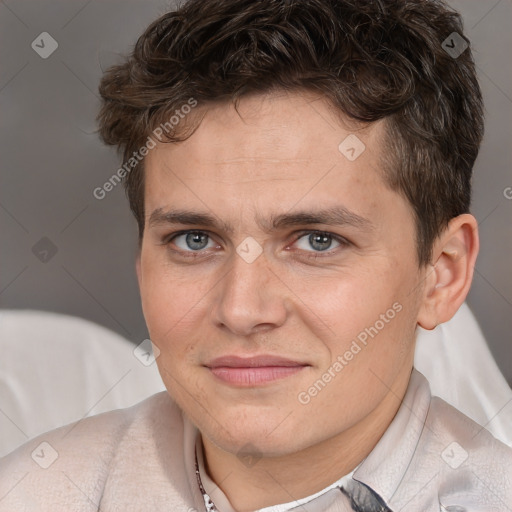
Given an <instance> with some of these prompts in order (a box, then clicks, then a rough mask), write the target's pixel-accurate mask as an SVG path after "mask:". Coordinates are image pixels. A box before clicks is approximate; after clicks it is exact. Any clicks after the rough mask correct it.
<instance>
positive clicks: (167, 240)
mask: <svg viewBox="0 0 512 512" xmlns="http://www.w3.org/2000/svg"><path fill="white" fill-rule="evenodd" d="M188 234H201V235H206V236H208V237H209V238H210V239H212V236H211V235H210V233H208V231H198V230H195V229H192V230H185V231H178V232H176V233H172V234H171V235H168V236H166V237H164V238H163V239H162V245H166V246H170V244H171V242H172V241H173V240H174V239H175V238H177V237H178V236H181V235H188ZM312 234H315V235H327V236H329V237H330V238H332V239H333V240H335V241H336V242H338V243H339V244H340V245H339V247H336V248H335V249H328V250H327V251H325V252H324V251H304V252H305V253H306V254H305V257H306V258H310V259H318V258H325V257H328V256H332V254H333V252H335V251H337V250H338V249H342V248H344V247H347V246H349V245H350V244H351V243H350V242H349V241H348V240H347V239H346V238H343V237H341V236H339V235H336V234H334V233H329V232H328V231H319V230H316V229H313V230H304V231H300V232H298V233H295V237H294V240H293V241H292V242H291V244H290V245H292V244H295V243H296V242H297V241H298V240H300V239H301V238H303V237H304V236H307V235H312ZM170 250H171V251H172V252H174V253H177V254H179V255H180V256H182V257H185V258H199V257H202V255H201V252H202V251H182V250H180V249H172V248H170ZM309 252H311V254H308V253H309Z"/></svg>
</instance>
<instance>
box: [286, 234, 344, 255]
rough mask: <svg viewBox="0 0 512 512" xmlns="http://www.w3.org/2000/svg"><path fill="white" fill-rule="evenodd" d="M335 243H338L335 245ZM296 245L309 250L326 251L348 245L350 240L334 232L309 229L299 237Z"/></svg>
mask: <svg viewBox="0 0 512 512" xmlns="http://www.w3.org/2000/svg"><path fill="white" fill-rule="evenodd" d="M333 244H336V245H334V247H333ZM295 245H296V246H297V248H298V249H300V250H303V251H307V252H325V251H328V250H329V249H337V248H338V247H341V246H344V245H348V242H347V241H346V240H344V239H343V238H341V237H339V236H337V235H334V234H332V233H326V232H323V231H308V232H306V233H303V234H302V235H300V236H299V238H297V240H296V242H295ZM311 248H312V249H313V250H311Z"/></svg>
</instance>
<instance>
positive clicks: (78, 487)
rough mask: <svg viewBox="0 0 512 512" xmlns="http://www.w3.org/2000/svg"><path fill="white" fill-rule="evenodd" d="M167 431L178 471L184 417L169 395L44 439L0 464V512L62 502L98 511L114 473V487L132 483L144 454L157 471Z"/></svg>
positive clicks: (70, 507)
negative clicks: (158, 447) (159, 450)
mask: <svg viewBox="0 0 512 512" xmlns="http://www.w3.org/2000/svg"><path fill="white" fill-rule="evenodd" d="M164 432H165V433H166V434H167V435H165V436H164V437H165V443H164V444H165V446H163V450H168V451H170V452H172V453H173V455H174V459H175V464H176V465H178V466H179V465H180V463H182V458H183V457H182V455H181V453H182V451H183V448H182V440H183V418H182V415H181V411H180V410H179V409H178V407H177V406H176V404H175V403H174V402H173V401H172V400H171V398H170V397H169V396H168V394H167V393H166V392H162V393H158V394H156V395H153V396H151V397H150V398H148V399H146V400H144V401H143V402H140V403H139V404H137V405H135V406H133V407H130V408H128V409H121V410H117V411H112V412H108V413H104V414H100V415H98V416H94V417H90V418H84V419H83V420H80V421H78V422H75V423H72V424H70V425H67V426H65V427H61V428H59V429H56V430H53V431H51V432H48V433H46V434H43V435H40V436H38V437H37V438H35V439H33V440H31V441H29V442H27V443H26V444H25V445H23V446H21V447H20V448H18V449H17V450H15V451H14V452H12V453H11V454H9V455H7V456H5V457H3V458H2V459H0V498H3V499H1V501H0V511H1V512H3V511H4V510H5V511H7V510H41V509H42V510H46V506H48V505H50V504H52V505H54V506H55V505H57V504H58V503H59V502H62V501H63V500H64V501H65V505H66V507H67V509H68V510H84V511H85V510H97V509H98V504H99V502H100V501H101V500H102V499H103V496H104V493H105V492H108V489H109V488H111V487H112V485H113V484H112V476H113V475H114V474H115V475H116V479H115V480H116V482H122V481H123V480H124V483H125V485H129V482H130V481H132V482H133V481H134V473H135V471H136V468H138V466H139V464H137V463H136V462H137V459H138V458H140V457H141V454H144V455H145V456H146V457H147V461H146V462H147V464H148V466H149V467H150V468H151V466H152V465H153V466H155V465H156V466H158V468H156V469H155V468H154V467H153V468H152V469H153V471H154V472H157V470H158V469H159V463H158V461H155V460H152V457H153V459H154V457H155V456H156V455H155V454H156V453H157V450H156V449H155V443H158V442H159V438H160V437H162V436H163V433H164ZM137 470H138V469H137ZM119 474H120V477H119V478H117V476H119ZM116 485H117V484H116ZM28 504H33V508H31V507H28V508H27V505H28ZM53 510H58V507H55V508H54V509H53Z"/></svg>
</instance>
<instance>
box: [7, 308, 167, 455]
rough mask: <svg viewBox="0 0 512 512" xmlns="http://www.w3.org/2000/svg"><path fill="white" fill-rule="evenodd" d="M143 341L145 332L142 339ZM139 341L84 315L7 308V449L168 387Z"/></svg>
mask: <svg viewBox="0 0 512 512" xmlns="http://www.w3.org/2000/svg"><path fill="white" fill-rule="evenodd" d="M141 341H142V340H141ZM134 348H135V345H134V344H133V343H130V342H129V341H128V340H126V339H124V338H123V337H121V336H119V335H118V334H116V333H114V332H112V331H110V330H108V329H106V328H104V327H101V326H99V325H96V324H94V323H92V322H89V321H87V320H83V319H81V318H75V317H71V316H67V315H62V314H57V313H48V312H43V311H30V310H2V311H0V456H2V455H5V454H7V453H8V452H10V451H12V450H13V449H14V448H16V447H17V446H19V445H21V444H23V443H24V442H25V441H27V440H28V439H29V438H32V437H34V436H36V435H38V434H41V433H43V432H46V431H48V430H50V429H53V428H56V427H59V426H62V425H65V424H67V423H71V422H73V421H76V420H79V419H81V418H83V417H85V416H90V415H93V414H99V413H101V412H105V411H109V410H113V409H119V408H122V407H129V406H131V405H133V404H135V403H137V402H139V401H141V400H143V399H144V398H147V397H148V396H150V395H152V394H154V393H157V392H159V391H162V390H163V389H165V387H164V385H163V383H162V380H161V378H160V375H159V373H158V370H157V368H156V363H154V362H153V364H151V365H149V366H145V364H148V362H149V361H151V360H148V358H147V357H146V358H144V357H142V358H141V359H142V361H141V360H140V359H138V358H137V357H135V355H134Z"/></svg>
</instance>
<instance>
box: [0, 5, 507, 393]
mask: <svg viewBox="0 0 512 512" xmlns="http://www.w3.org/2000/svg"><path fill="white" fill-rule="evenodd" d="M451 4H452V5H453V6H454V7H455V8H456V9H458V10H460V11H461V12H462V14H463V15H464V18H465V23H466V35H467V37H469V39H470V40H471V42H472V45H473V48H474V51H475V57H476V60H477V65H478V68H479V71H480V81H481V84H482V88H483V91H484V95H485V101H486V110H487V116H486V117H487V124H486V138H485V141H484V144H483V146H482V149H481V153H480V156H479V159H478V162H477V165H476V168H475V177H474V203H473V213H474V215H475V216H476V218H477V219H478V221H479V224H480V237H481V244H482V248H481V252H480V256H479V259H478V262H477V265H476V275H475V280H474V284H473V288H472V291H471V293H470V296H469V299H468V303H469V305H470V306H471V308H472V309H473V311H474V313H475V316H476V318H477V320H478V321H479V323H480V325H481V326H482V329H483V331H484V334H485V336H486V338H487V340H488V342H489V345H490V347H491V350H492V352H493V353H494V355H495V357H496V359H497V362H498V364H499V366H500V367H501V369H502V370H503V372H504V374H505V376H506V378H507V379H508V381H509V382H510V383H512V344H511V334H510V333H511V332H512V272H511V268H510V261H511V258H510V255H511V253H512V222H511V218H512V200H510V199H507V198H506V197H505V194H504V191H505V190H506V189H507V187H512V173H511V163H512V144H511V142H512V141H511V133H512V129H511V128H512V126H511V124H512V73H511V70H512V67H511V65H510V53H511V50H512V31H511V30H510V22H511V20H512V16H511V15H512V0H489V1H485V0H458V1H452V2H451ZM172 5H173V2H162V1H143V0H138V1H136V0H128V1H127V0H122V1H121V0H108V1H106V0H103V1H101V0H88V1H87V0H81V1H78V0H65V1H64V0H60V1H59V0H1V1H0V62H1V68H0V112H1V125H0V155H1V159H0V165H1V187H0V229H1V240H2V243H1V245H0V247H1V249H0V250H1V262H2V266H1V273H0V301H1V307H4V308H33V309H42V310H49V311H57V312H62V313H68V314H71V315H76V316H80V317H83V318H87V319H90V320H93V321H94V322H97V323H99V324H102V325H104V326H106V327H109V328H111V329H113V330H115V331H117V332H119V333H120V334H121V335H123V336H125V337H127V338H128V339H130V340H131V341H133V342H136V343H139V342H140V341H141V340H143V339H144V338H146V337H147V332H146V328H145V325H144V320H143V317H142V313H141V309H140V301H139V296H138V290H137V284H136V279H135V272H134V257H135V252H136V230H135V222H134V220H133V219H132V218H131V215H130V213H129V210H128V206H127V202H126V200H125V197H124V191H123V190H122V187H121V186H118V187H116V188H115V189H114V190H113V191H112V192H110V193H109V194H108V195H107V196H106V198H105V199H103V200H101V201H99V200H97V199H95V198H94V197H93V195H92V191H93V190H94V188H96V187H98V186H101V185H102V184H103V183H104V182H105V181H106V180H107V179H108V178H109V177H110V176H111V175H112V174H113V173H114V172H115V170H116V169H117V168H118V164H119V159H118V158H117V156H116V155H115V152H114V151H113V150H112V149H111V148H106V147H103V146H102V145H101V143H100V142H99V139H98V137H97V135H96V134H95V133H94V130H95V121H94V118H95V115H96V112H97V109H98V104H99V102H98V96H97V86H98V82H99V79H100V76H101V73H102V69H105V68H106V67H108V66H109V65H110V64H113V63H114V62H116V60H118V59H119V55H120V54H122V53H125V52H127V51H128V50H129V49H130V48H131V46H132V45H133V44H134V43H135V41H136V38H137V36H138V35H139V34H140V33H141V32H142V31H143V30H144V28H145V27H146V26H147V25H148V24H149V23H150V22H151V21H153V20H154V19H155V18H156V17H158V16H159V15H160V14H163V13H164V12H166V11H168V10H169V9H170V8H172ZM42 32H48V33H49V34H51V36H52V37H53V38H54V39H55V40H56V41H57V42H58V48H57V50H56V51H55V52H54V53H53V54H52V55H51V56H50V57H48V58H47V59H42V58H41V57H40V56H39V55H38V54H37V53H36V52H35V51H34V50H33V49H32V47H31V43H32V41H34V40H36V38H38V36H39V34H41V33H42ZM37 40H38V41H39V38H38V39H37ZM511 196H512V192H511V194H510V195H509V197H511ZM43 237H46V239H49V240H50V242H48V240H46V239H43ZM41 239H43V240H41ZM36 244H37V245H36ZM34 246H35V247H36V249H33V248H34ZM55 250H56V252H55ZM41 251H43V252H41ZM44 251H46V253H44ZM34 252H36V253H38V254H39V257H43V256H42V255H44V257H45V258H46V260H47V261H41V260H40V259H39V258H38V257H37V256H36V254H34ZM54 252H55V254H53V253H54Z"/></svg>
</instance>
